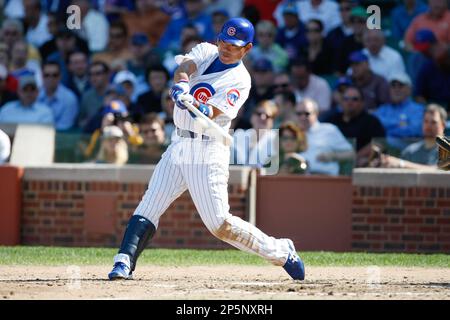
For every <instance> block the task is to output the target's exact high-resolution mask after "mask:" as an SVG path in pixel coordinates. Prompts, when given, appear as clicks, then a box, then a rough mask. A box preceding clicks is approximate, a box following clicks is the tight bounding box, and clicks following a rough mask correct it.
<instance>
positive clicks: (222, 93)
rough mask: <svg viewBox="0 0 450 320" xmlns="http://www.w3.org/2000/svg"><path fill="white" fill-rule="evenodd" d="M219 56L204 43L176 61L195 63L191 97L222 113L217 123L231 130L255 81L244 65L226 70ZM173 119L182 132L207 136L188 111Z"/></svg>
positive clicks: (180, 111) (191, 81)
mask: <svg viewBox="0 0 450 320" xmlns="http://www.w3.org/2000/svg"><path fill="white" fill-rule="evenodd" d="M218 57H219V52H218V48H217V46H215V45H213V44H210V43H206V42H204V43H200V44H198V45H196V46H195V47H194V48H193V49H192V50H191V52H189V53H188V54H186V55H184V56H182V55H178V56H176V57H175V61H176V62H177V63H178V64H180V63H181V62H182V61H183V60H184V59H191V60H192V61H194V63H195V64H196V66H197V71H196V72H195V73H193V74H192V75H191V76H190V79H189V86H190V88H191V90H190V94H192V95H193V96H194V98H195V99H197V100H198V101H199V102H202V103H208V104H210V105H212V106H214V107H215V108H217V109H219V110H220V111H222V112H223V113H222V114H221V115H219V116H218V117H216V118H215V119H214V121H215V122H216V123H217V124H219V126H221V127H223V128H224V129H225V130H226V131H228V129H229V128H230V125H231V120H233V119H234V118H235V117H236V115H237V113H238V111H239V109H240V108H241V107H242V105H243V104H244V102H245V100H247V98H248V94H249V92H250V86H251V79H250V75H249V73H248V71H247V69H246V68H245V66H244V64H243V63H242V62H239V63H237V65H235V66H232V67H231V68H230V67H226V66H225V67H224V65H223V64H221V63H220V61H219V59H218ZM224 68H225V69H224ZM223 69H224V70H223ZM173 119H174V123H175V125H176V126H177V127H179V128H181V129H186V130H190V131H193V132H197V133H203V131H202V127H201V126H200V125H199V124H198V122H196V121H195V120H194V119H193V118H192V116H191V115H190V114H189V112H188V111H186V110H182V109H180V108H175V110H174V116H173Z"/></svg>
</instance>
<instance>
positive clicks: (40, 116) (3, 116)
mask: <svg viewBox="0 0 450 320" xmlns="http://www.w3.org/2000/svg"><path fill="white" fill-rule="evenodd" d="M17 93H18V95H19V100H16V101H10V102H8V103H6V104H5V105H4V106H3V107H2V108H1V109H0V123H35V124H44V125H54V117H53V112H52V109H50V107H48V106H47V105H45V104H43V103H41V102H39V101H37V98H38V94H39V91H38V87H37V82H36V79H35V77H34V76H32V75H25V76H22V77H21V78H20V79H19V90H18V91H17Z"/></svg>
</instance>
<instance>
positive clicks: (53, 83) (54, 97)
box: [38, 61, 79, 131]
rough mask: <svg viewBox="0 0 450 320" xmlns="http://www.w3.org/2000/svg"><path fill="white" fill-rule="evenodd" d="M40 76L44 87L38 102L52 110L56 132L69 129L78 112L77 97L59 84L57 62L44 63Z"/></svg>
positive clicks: (59, 69)
mask: <svg viewBox="0 0 450 320" xmlns="http://www.w3.org/2000/svg"><path fill="white" fill-rule="evenodd" d="M42 75H43V78H44V86H43V88H42V89H41V90H40V92H39V97H38V101H39V102H41V103H43V104H45V105H47V106H49V107H50V108H51V109H52V111H53V115H54V117H55V128H56V130H58V131H64V130H69V129H71V128H72V127H73V126H74V125H75V122H76V118H77V115H78V111H79V106H78V101H77V97H76V96H75V94H74V93H73V92H72V91H70V90H69V89H68V88H67V87H65V86H64V85H63V84H62V83H61V68H60V66H59V64H58V63H57V62H51V61H48V62H45V63H44V64H43V66H42Z"/></svg>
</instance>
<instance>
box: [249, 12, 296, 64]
mask: <svg viewBox="0 0 450 320" xmlns="http://www.w3.org/2000/svg"><path fill="white" fill-rule="evenodd" d="M276 34H277V28H276V27H275V25H274V24H273V23H272V22H271V21H267V20H262V21H260V22H258V24H257V25H256V34H255V36H256V40H257V44H256V45H254V46H253V49H252V50H251V51H250V52H249V54H248V58H249V59H251V60H252V61H256V60H259V59H262V58H264V59H267V60H269V61H270V62H271V63H272V65H273V70H274V71H275V72H281V71H285V69H286V67H287V65H288V62H289V57H288V54H287V53H286V51H285V50H284V49H283V48H282V47H281V46H280V45H279V44H278V43H277V42H275V37H276Z"/></svg>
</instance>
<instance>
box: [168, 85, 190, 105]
mask: <svg viewBox="0 0 450 320" xmlns="http://www.w3.org/2000/svg"><path fill="white" fill-rule="evenodd" d="M186 93H189V83H188V82H187V81H186V80H180V81H178V82H177V83H175V84H174V85H173V86H172V88H171V89H170V97H171V98H172V100H173V101H174V102H177V98H178V96H179V95H180V94H186Z"/></svg>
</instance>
